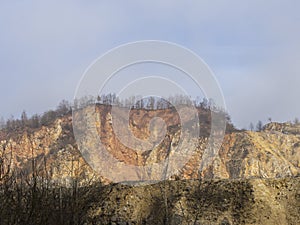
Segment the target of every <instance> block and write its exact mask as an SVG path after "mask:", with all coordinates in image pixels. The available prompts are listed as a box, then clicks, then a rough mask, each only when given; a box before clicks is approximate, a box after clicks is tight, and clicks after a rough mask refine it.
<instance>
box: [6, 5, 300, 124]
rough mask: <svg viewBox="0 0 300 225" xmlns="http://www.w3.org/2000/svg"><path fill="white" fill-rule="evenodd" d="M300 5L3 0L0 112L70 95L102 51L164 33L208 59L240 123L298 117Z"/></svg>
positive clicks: (42, 105) (32, 108)
mask: <svg viewBox="0 0 300 225" xmlns="http://www.w3.org/2000/svg"><path fill="white" fill-rule="evenodd" d="M299 10H300V3H299V1H297V0H285V1H283V0H282V1H278V0H266V1H261V0H245V1H240V0H226V1H225V0H215V1H211V0H210V1H208V0H207V1H201V0H195V1H179V0H178V1H174V0H172V1H171V0H166V1H161V0H151V1H138V0H129V1H126V2H125V1H105V2H104V1H95V0H89V1H76V0H72V1H71V0H70V1H65V0H59V1H58V0H51V1H47V0H45V1H21V0H12V1H0V84H1V88H0V101H1V108H0V115H1V116H3V117H4V118H8V117H10V115H14V116H15V117H18V116H19V115H20V114H21V112H22V111H23V110H26V111H27V113H28V114H33V113H42V112H44V111H46V110H49V109H51V108H55V107H56V106H57V104H58V103H59V102H60V101H61V100H62V99H67V100H70V101H71V100H72V99H73V97H74V94H75V91H76V87H77V85H78V82H79V81H80V78H81V77H82V75H83V73H84V71H85V70H86V68H87V67H88V66H89V65H90V64H91V63H92V62H93V61H94V60H95V59H96V58H98V57H99V56H100V55H103V54H104V53H105V52H107V51H109V50H110V49H112V48H114V47H116V46H118V45H121V44H125V43H128V42H133V41H140V40H164V41H169V42H174V43H177V44H179V45H182V46H185V47H187V48H189V49H191V50H192V51H193V52H195V53H196V54H198V55H199V56H200V57H201V58H202V59H203V60H204V61H205V62H206V63H207V64H208V66H209V67H210V68H211V70H212V71H213V72H214V74H215V77H216V78H217V80H218V82H219V84H220V87H221V88H222V91H223V94H224V98H225V102H226V105H227V111H228V112H229V114H230V115H231V118H232V121H233V122H234V124H236V126H237V127H239V128H248V125H249V123H250V122H253V123H256V122H257V121H258V120H262V121H264V122H266V121H267V119H268V118H269V117H271V118H272V120H273V121H289V120H293V119H294V118H295V117H299V118H300V104H299V103H298V102H299V100H298V97H299V96H300V88H299V87H300V63H299V61H300V14H299Z"/></svg>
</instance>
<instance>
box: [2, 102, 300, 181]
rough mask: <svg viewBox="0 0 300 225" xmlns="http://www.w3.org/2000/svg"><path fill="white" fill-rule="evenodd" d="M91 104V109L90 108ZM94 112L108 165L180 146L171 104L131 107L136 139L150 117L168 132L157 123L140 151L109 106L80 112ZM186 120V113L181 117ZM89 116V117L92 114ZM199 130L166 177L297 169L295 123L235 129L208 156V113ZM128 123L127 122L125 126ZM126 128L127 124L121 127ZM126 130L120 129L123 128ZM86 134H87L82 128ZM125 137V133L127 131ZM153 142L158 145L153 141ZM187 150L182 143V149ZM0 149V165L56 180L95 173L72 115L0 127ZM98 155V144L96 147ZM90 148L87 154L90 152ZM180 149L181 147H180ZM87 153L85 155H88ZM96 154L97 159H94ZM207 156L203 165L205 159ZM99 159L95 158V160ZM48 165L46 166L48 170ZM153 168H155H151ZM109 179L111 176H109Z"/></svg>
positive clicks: (280, 173) (299, 149) (145, 133)
mask: <svg viewBox="0 0 300 225" xmlns="http://www.w3.org/2000/svg"><path fill="white" fill-rule="evenodd" d="M89 110H90V111H89ZM97 113H98V117H96V118H98V119H97V120H96V121H95V120H94V122H95V124H88V126H95V127H96V129H97V131H98V132H99V135H100V136H101V142H102V143H103V145H104V146H106V148H107V150H108V151H109V153H110V154H111V155H112V156H113V157H115V158H116V159H118V161H119V163H120V164H116V165H114V166H113V168H112V169H114V170H117V169H118V165H138V166H149V167H151V165H154V164H157V163H159V162H163V161H165V159H166V158H167V157H168V156H170V155H172V154H173V152H175V151H173V150H172V149H175V148H176V147H177V146H178V142H179V141H178V140H179V138H180V132H181V131H180V125H179V123H180V119H179V118H178V115H177V114H176V112H174V111H173V110H172V109H168V110H152V111H151V110H133V111H131V112H130V113H131V114H130V120H129V128H130V129H131V130H132V132H133V134H134V135H135V136H136V138H138V139H144V140H146V139H147V138H149V136H150V135H151V134H150V133H149V129H148V128H149V126H150V125H149V124H150V121H151V119H153V118H155V117H160V118H163V119H164V120H165V124H166V127H165V128H166V129H167V133H166V134H164V133H163V132H162V131H161V130H163V129H162V128H159V129H156V133H155V135H157V136H164V135H165V136H164V138H163V141H162V142H161V143H159V144H157V143H154V147H153V148H152V149H151V148H150V149H149V150H147V151H139V150H140V149H139V148H142V147H141V146H134V145H133V144H132V143H129V144H128V145H131V144H132V146H133V147H132V148H130V147H128V146H127V145H124V144H123V143H122V141H120V140H119V138H118V137H117V135H116V134H115V133H114V129H113V125H112V115H111V112H110V108H109V107H107V106H100V107H98V108H97V109H96V111H95V108H89V109H85V111H84V115H88V116H92V117H93V116H95V114H97ZM126 116H128V115H126V113H123V114H122V112H119V117H120V120H122V118H124V117H126ZM185 119H186V120H187V121H188V120H189V118H185ZM92 121H93V120H92ZM200 121H201V124H200V125H201V126H200V127H201V128H202V133H201V136H200V137H199V139H198V140H197V145H196V146H194V145H192V144H190V143H186V144H185V145H184V146H185V148H187V149H193V148H194V152H193V154H191V155H189V157H188V160H187V161H186V163H185V164H184V165H182V167H181V168H179V169H178V171H177V173H176V174H173V176H170V177H169V179H197V178H199V177H201V178H205V179H212V178H215V179H239V178H284V177H296V176H299V174H300V133H299V130H300V129H299V127H300V126H298V125H292V124H289V123H287V124H284V123H283V124H279V123H270V124H268V125H266V126H265V127H264V130H263V131H261V132H251V131H234V132H227V133H226V134H225V137H224V140H223V143H222V146H221V147H220V148H216V149H217V151H215V150H214V151H215V155H214V156H213V157H211V158H209V160H208V159H207V158H206V156H205V154H204V152H205V151H206V148H207V143H208V135H209V133H210V126H209V113H208V112H202V113H200ZM126 129H127V128H126ZM124 130H125V128H124ZM126 132H127V131H124V132H123V131H122V133H125V134H126ZM85 135H86V136H87V137H89V136H91V134H89V133H87V134H85ZM125 139H126V136H125ZM84 140H85V144H86V145H87V146H94V145H95V143H93V141H90V140H89V139H88V138H86V139H84ZM155 144H156V145H155ZM182 150H186V149H182ZM0 151H1V155H0V156H1V157H0V158H1V160H2V161H3V163H2V167H3V168H2V170H5V168H4V167H5V164H8V163H10V164H11V167H12V168H20V169H26V170H27V171H30V170H31V169H32V165H33V164H32V161H34V168H35V169H37V168H39V170H45V169H46V170H47V171H48V173H51V177H52V179H54V180H62V181H64V180H68V179H71V178H72V177H73V178H74V177H78V176H80V177H82V179H84V178H86V180H89V181H90V180H91V179H92V177H94V178H95V177H96V176H95V175H96V174H95V173H94V171H93V170H92V168H91V167H90V165H88V164H87V163H86V162H89V161H88V160H86V159H88V158H85V159H83V157H82V156H81V154H80V152H79V151H78V147H77V144H76V142H75V139H74V135H73V130H72V118H71V115H69V116H65V117H63V118H60V119H57V120H56V122H55V123H54V124H52V125H49V126H47V127H42V128H40V129H37V130H33V131H30V132H29V131H28V130H24V132H23V133H18V134H17V135H16V134H11V133H8V134H7V133H5V132H1V133H0ZM94 151H95V152H94V154H93V155H92V156H90V157H92V158H96V157H94V156H95V155H97V148H94ZM88 154H91V153H90V152H88ZM182 154H183V153H182ZM86 156H87V157H88V155H86ZM95 160H96V159H95ZM206 161H207V162H208V163H207V165H206V167H204V168H202V170H201V171H199V169H200V168H201V165H202V164H203V162H206ZM96 162H97V161H96ZM49 171H50V172H49ZM151 172H152V173H158V172H159V171H155V169H153V170H152V171H151ZM108 182H109V181H108Z"/></svg>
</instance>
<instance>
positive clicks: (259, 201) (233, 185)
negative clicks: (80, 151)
mask: <svg viewBox="0 0 300 225" xmlns="http://www.w3.org/2000/svg"><path fill="white" fill-rule="evenodd" d="M14 187H15V188H14V189H13V190H12V189H9V188H8V189H3V190H1V192H0V200H1V204H0V224H1V225H6V224H26V225H31V224H32V225H38V224H40V225H42V224H43V225H47V224H49V225H65V224H76V225H77V224H85V225H98V224H99V225H100V224H112V225H117V224H119V225H129V224H131V225H132V224H136V225H141V224H151V225H152V224H158V225H160V224H174V225H175V224H186V225H187V224H195V225H196V224H198V225H200V224H211V225H234V224H235V225H240V224H260V225H269V224H270V225H298V224H300V178H281V179H252V180H246V179H245V180H206V181H202V182H201V181H199V180H188V181H183V180H181V181H165V182H161V183H157V184H152V185H144V186H136V187H130V186H124V185H121V184H113V185H106V186H101V185H96V184H94V185H93V186H85V187H80V188H78V189H77V188H61V187H60V188H52V189H47V188H46V187H40V186H36V187H34V186H33V187H31V188H30V189H25V188H24V187H23V188H21V187H20V186H19V188H17V187H16V186H14Z"/></svg>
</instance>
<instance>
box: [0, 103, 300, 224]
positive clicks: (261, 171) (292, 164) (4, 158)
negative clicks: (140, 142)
mask: <svg viewBox="0 0 300 225" xmlns="http://www.w3.org/2000/svg"><path fill="white" fill-rule="evenodd" d="M110 109H111V108H110V107H109V106H105V105H98V106H97V107H96V110H95V108H91V107H86V108H83V109H80V110H82V112H84V114H85V115H89V116H90V117H93V116H95V115H98V117H97V118H98V120H96V123H95V124H94V125H93V126H95V127H96V128H97V130H98V132H99V134H100V136H101V141H102V143H103V144H104V146H106V147H107V148H108V150H109V152H110V154H111V155H113V156H114V157H116V158H117V159H118V160H119V161H120V164H115V165H114V169H116V170H118V166H120V165H123V164H131V165H139V166H145V165H151V164H155V163H158V162H160V161H162V160H165V159H166V157H167V156H168V154H167V151H166V149H172V148H174V146H176V145H177V138H178V135H179V132H180V126H179V125H178V124H179V122H180V121H179V119H178V118H177V117H176V112H174V110H173V109H159V110H146V109H133V110H131V113H130V120H129V127H130V129H131V130H132V131H133V133H134V134H135V136H136V137H138V138H140V139H146V138H148V137H149V135H150V133H149V129H148V128H149V121H151V119H152V118H154V117H161V118H163V119H164V120H165V123H166V126H167V127H166V128H167V133H166V134H164V135H165V137H167V138H164V140H163V141H162V142H161V143H160V144H159V145H157V146H155V147H154V148H153V149H151V150H149V151H145V152H138V151H134V149H138V146H133V147H134V149H132V148H130V147H128V146H125V145H123V144H122V142H121V141H120V140H119V139H118V138H117V137H116V135H115V133H114V132H113V126H112V123H111V118H112V116H111V112H110ZM120 113H122V112H120ZM79 115H82V114H79ZM75 116H76V115H75ZM122 116H126V115H125V114H124V115H121V114H120V117H119V118H121V119H122ZM199 117H200V118H201V120H200V121H201V123H202V124H201V127H202V130H201V131H202V133H201V135H200V136H199V138H198V139H197V143H198V144H197V148H196V151H195V152H194V154H192V155H191V156H190V158H189V160H188V161H187V163H186V164H185V165H184V166H183V167H182V168H181V169H179V170H178V173H177V174H175V175H172V176H170V177H169V178H168V180H170V181H165V182H159V183H157V184H152V185H142V186H139V187H129V186H124V185H122V184H117V185H116V184H112V183H111V180H109V179H107V178H106V177H103V176H101V175H103V174H100V175H99V174H98V173H97V171H94V170H93V168H94V167H91V165H89V164H88V163H87V160H86V158H83V157H82V154H81V152H80V151H79V149H78V145H79V146H80V145H81V144H82V143H76V141H75V137H74V133H73V127H72V115H71V113H70V112H67V113H64V114H60V116H57V117H54V118H52V119H51V120H45V121H47V123H43V124H41V125H39V126H35V127H30V126H23V127H18V129H3V130H1V131H0V198H1V199H2V200H1V201H2V202H3V204H2V206H1V215H0V216H1V218H2V219H0V224H25V223H26V224H51V225H52V224H54V222H53V221H55V218H52V217H51V216H50V217H45V216H43V215H44V214H45V215H46V214H47V210H51V211H53V215H56V217H60V221H59V222H57V221H56V222H55V224H66V223H67V221H69V220H70V218H72V221H73V222H70V224H222V225H226V224H299V223H300V218H299V215H300V205H299V202H300V186H299V185H300V182H299V181H300V180H299V175H300V125H299V124H291V123H269V124H267V125H265V126H264V128H263V129H262V130H261V131H239V130H236V129H234V127H233V125H232V124H231V123H230V121H229V120H228V121H227V129H226V132H225V136H224V140H223V142H222V145H221V147H220V149H219V151H217V152H216V154H215V155H214V156H213V157H211V158H207V155H205V154H204V152H205V149H206V147H207V143H208V136H209V134H210V111H209V110H203V109H202V110H200V109H199ZM77 119H78V118H77ZM188 119H189V118H187V120H188ZM124 129H125V128H124ZM160 132H161V130H157V135H158V136H159V135H161V134H160ZM124 133H126V132H125V131H124ZM162 134H163V133H162ZM85 135H87V134H85ZM85 141H86V143H85V144H88V145H91V146H93V145H94V143H91V142H90V141H89V139H86V140H85ZM185 146H187V147H189V145H188V144H187V145H185ZM190 147H191V148H192V146H190ZM93 156H95V155H93ZM95 160H97V157H96V158H95ZM203 162H206V164H205V165H206V166H205V167H203V168H202V170H199V169H200V165H203ZM151 173H152V174H154V175H155V174H156V173H158V171H155V170H153V171H151ZM103 185H106V186H103ZM10 190H11V191H10ZM22 193H23V194H22ZM25 193H26V194H25ZM7 196H12V197H11V198H10V197H7ZM52 203H53V206H51V204H52ZM41 204H42V205H44V204H46V205H45V209H41V208H39V207H38V205H41ZM53 207H54V208H53ZM10 208H15V209H16V213H17V212H18V214H16V215H14V216H13V217H8V215H9V209H10ZM30 209H31V214H29V215H28V214H27V213H28V210H30ZM81 209H82V210H81ZM44 210H45V211H44ZM34 212H36V214H35V213H34ZM63 212H66V213H63ZM41 218H43V220H42V219H41ZM12 220H13V221H14V222H12ZM20 221H23V222H20ZM24 221H25V222H24ZM130 221H131V222H130Z"/></svg>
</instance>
